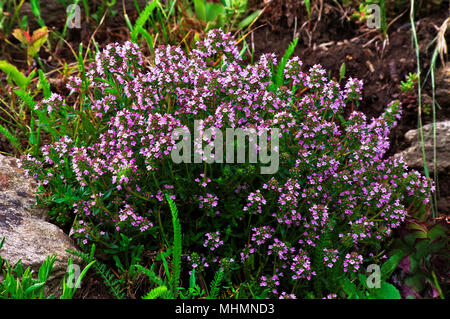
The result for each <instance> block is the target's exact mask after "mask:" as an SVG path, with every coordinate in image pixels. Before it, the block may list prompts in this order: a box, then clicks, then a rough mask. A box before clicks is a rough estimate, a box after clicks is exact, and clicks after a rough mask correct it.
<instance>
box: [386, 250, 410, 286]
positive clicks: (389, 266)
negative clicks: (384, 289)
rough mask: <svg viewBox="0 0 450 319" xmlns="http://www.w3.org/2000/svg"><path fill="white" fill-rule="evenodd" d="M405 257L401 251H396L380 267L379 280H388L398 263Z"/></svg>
mask: <svg viewBox="0 0 450 319" xmlns="http://www.w3.org/2000/svg"><path fill="white" fill-rule="evenodd" d="M403 257H405V253H404V252H403V251H401V250H398V251H396V253H395V254H394V255H392V256H391V257H390V258H389V259H388V260H386V262H385V263H384V264H383V265H382V266H381V279H382V280H386V279H388V278H389V277H390V276H391V275H392V273H393V272H394V271H395V269H396V268H397V265H398V264H399V262H400V261H401V260H402V259H403Z"/></svg>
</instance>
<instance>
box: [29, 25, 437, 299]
mask: <svg viewBox="0 0 450 319" xmlns="http://www.w3.org/2000/svg"><path fill="white" fill-rule="evenodd" d="M291 51H293V49H292V50H291ZM86 69H87V72H86V73H82V74H81V76H80V78H78V77H74V78H72V80H71V81H70V83H69V85H68V87H69V89H71V90H72V93H73V94H77V96H78V98H77V102H76V103H75V104H73V103H66V101H65V100H64V99H63V97H61V96H59V95H56V94H53V95H51V97H50V98H48V99H46V100H43V101H42V102H41V103H40V104H39V105H38V108H39V109H40V110H44V111H46V112H47V113H48V118H49V120H48V121H49V124H52V125H53V126H54V127H56V128H59V129H58V132H60V136H59V137H58V136H56V138H54V141H53V142H52V143H50V144H48V145H46V146H44V147H42V148H41V150H40V153H39V154H38V155H37V156H32V155H27V156H24V157H23V158H22V163H23V167H24V169H25V170H26V172H27V174H28V175H29V176H31V177H33V178H34V179H36V181H37V183H38V185H39V187H40V189H41V191H42V193H41V195H40V202H41V203H42V204H45V205H47V206H49V207H50V213H51V215H52V216H53V218H54V219H56V220H57V221H58V222H60V223H62V224H66V225H69V226H71V234H72V236H73V237H75V238H76V239H77V240H78V243H79V244H80V245H81V246H85V247H88V245H90V244H91V243H95V244H96V245H97V247H98V248H99V249H105V250H108V249H110V247H111V246H117V245H119V243H120V238H121V235H125V236H127V238H132V241H133V242H134V243H135V244H143V245H145V246H146V247H147V248H148V249H164V248H165V247H168V246H169V242H168V239H167V238H171V236H170V234H169V232H170V230H171V221H172V220H171V214H170V210H169V207H168V205H167V203H166V201H165V195H166V194H167V195H168V196H170V198H172V199H173V200H174V201H175V202H176V203H177V206H178V207H179V220H180V223H181V225H182V229H183V238H182V242H183V247H184V252H185V253H187V254H188V255H189V256H185V258H184V259H183V276H186V278H188V277H187V276H189V274H188V273H190V272H191V271H192V269H195V273H196V275H197V276H205V277H206V276H208V278H210V279H211V280H212V276H213V274H214V272H215V271H216V270H217V269H219V268H220V269H226V270H227V276H226V277H225V278H224V280H225V283H228V284H230V287H233V289H231V290H234V288H238V287H242V289H241V290H240V291H239V294H240V295H239V296H242V297H271V298H272V297H282V298H289V297H297V298H300V297H303V298H304V297H315V298H322V297H326V296H335V294H337V295H340V296H343V295H342V294H341V288H340V285H341V282H342V280H343V279H344V278H346V280H356V278H357V273H358V272H363V271H364V269H363V268H362V267H363V265H365V264H370V263H378V262H379V261H380V255H382V254H378V253H379V252H380V251H381V248H382V245H383V242H384V241H385V240H386V239H387V238H389V237H390V236H391V234H392V230H393V229H395V228H397V227H398V226H399V225H400V224H401V223H402V221H403V220H404V219H405V216H406V215H407V211H408V209H421V208H423V207H424V206H425V205H426V204H427V202H428V197H429V192H430V191H433V185H432V184H431V182H430V181H428V180H426V179H425V178H424V177H422V176H421V175H420V174H419V173H418V172H415V171H408V169H407V166H406V164H405V163H404V162H403V161H402V160H401V159H394V158H385V153H386V151H387V149H388V147H389V142H388V134H389V131H390V129H391V128H392V127H393V126H395V125H396V123H397V121H398V119H399V118H400V114H401V108H400V105H399V103H398V102H392V103H391V104H390V105H388V106H387V109H386V111H385V112H384V113H383V114H382V115H381V116H380V117H379V118H374V119H372V120H371V121H367V119H366V117H365V116H364V114H362V113H361V112H358V111H353V112H351V114H350V115H349V116H345V113H344V108H345V107H346V106H347V107H351V108H352V109H355V108H357V106H358V103H359V101H360V99H361V94H362V82H361V81H359V80H356V79H352V78H350V79H348V81H347V83H346V84H345V86H344V87H342V88H341V87H340V85H339V84H338V83H336V82H334V81H332V80H329V79H328V78H327V76H326V72H325V70H324V69H323V68H322V67H321V66H320V65H315V66H313V67H312V68H310V69H309V71H307V72H306V71H305V70H303V69H302V63H301V61H300V60H299V59H298V58H296V57H294V58H290V59H289V54H287V55H286V56H285V57H284V58H283V60H282V61H281V62H280V63H278V62H277V59H276V57H275V55H273V54H266V55H263V56H261V58H260V59H259V61H258V62H257V63H256V64H254V65H245V64H244V63H243V60H242V58H241V56H240V53H239V50H238V47H237V44H236V42H235V40H234V39H233V38H232V37H231V36H230V35H228V34H224V33H223V32H222V31H220V30H213V31H211V32H210V33H209V34H208V37H207V39H206V40H204V41H202V42H199V43H198V45H197V47H196V48H195V49H192V50H191V51H190V52H189V53H188V54H186V53H184V51H182V50H181V49H180V48H178V47H173V46H166V47H160V48H158V49H157V50H156V51H155V58H154V60H151V61H149V60H146V59H145V58H144V57H143V56H141V53H140V51H139V48H138V47H137V46H135V45H134V44H132V43H131V42H126V43H124V44H122V45H120V44H110V45H108V46H107V47H106V48H105V49H104V50H103V51H102V52H99V53H98V54H97V56H96V57H95V61H94V62H93V63H92V64H91V65H90V66H88V67H87V68H86ZM348 113H349V112H348ZM196 120H197V121H198V122H196V123H197V125H196V128H197V132H196V133H197V134H198V136H200V137H202V140H203V144H202V145H203V146H204V145H205V144H207V142H209V143H211V142H213V141H215V135H214V134H213V135H211V134H209V135H208V134H207V133H208V131H207V129H208V128H217V129H218V130H220V131H222V132H225V129H226V128H241V129H243V131H244V132H246V133H249V134H250V133H252V132H256V135H257V136H258V138H259V141H262V142H263V144H264V142H265V143H266V145H267V146H268V147H269V146H270V148H271V149H272V153H271V154H272V155H277V156H278V155H279V169H278V170H277V171H276V172H275V173H273V174H261V169H262V168H264V167H266V166H267V163H261V162H256V163H252V162H250V161H249V160H248V159H247V160H246V161H244V163H237V164H233V163H230V162H229V161H223V160H222V161H220V160H219V161H213V160H212V159H217V158H216V157H214V155H216V154H218V153H217V152H218V148H217V149H214V152H209V153H208V150H204V149H203V148H202V147H201V146H202V145H200V144H201V143H196V144H195V145H194V150H193V152H192V153H189V152H186V150H183V152H182V153H183V154H182V157H184V158H185V159H189V160H191V163H183V162H181V163H175V162H174V161H173V160H172V156H171V154H172V152H173V151H174V152H179V151H180V149H179V145H180V144H179V142H180V141H179V138H178V139H177V138H175V136H174V134H173V133H174V132H176V131H177V129H180V128H181V129H182V130H184V132H188V131H189V132H193V128H194V124H195V122H194V121H196ZM275 129H278V132H279V135H275V134H274V133H276V132H277V131H276V130H275ZM265 131H268V132H269V133H271V134H269V136H270V138H267V137H266V136H265V135H264V134H263V132H265ZM216 133H217V131H216ZM216 135H217V134H216ZM263 137H264V138H263ZM183 138H187V139H188V140H189V135H183ZM277 139H278V147H276V146H277V145H275V142H276V140H277ZM189 141H190V140H189ZM228 143H229V144H231V146H232V147H233V150H236V149H241V150H242V149H244V150H245V151H246V152H248V153H249V152H250V151H252V150H251V149H249V147H250V145H251V144H250V142H249V141H245V142H244V143H243V142H242V141H239V140H236V141H234V140H233V141H231V142H230V141H228ZM220 146H223V149H226V146H227V145H226V142H225V141H222V143H221V144H220ZM259 151H260V152H262V151H267V149H266V148H264V147H261V148H260V149H259ZM180 154H181V153H180ZM195 156H200V157H201V159H202V161H201V162H200V163H195V162H193V161H192V158H194V157H195ZM277 158H278V157H277ZM166 245H167V246H166ZM236 290H239V289H236Z"/></svg>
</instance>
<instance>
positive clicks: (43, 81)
mask: <svg viewBox="0 0 450 319" xmlns="http://www.w3.org/2000/svg"><path fill="white" fill-rule="evenodd" d="M38 73H39V83H40V86H41V88H42V92H43V94H44V99H48V98H49V97H50V95H51V94H52V92H51V91H50V84H49V83H48V81H47V78H46V77H45V74H44V72H43V71H42V70H41V69H39V70H38Z"/></svg>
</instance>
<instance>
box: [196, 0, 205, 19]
mask: <svg viewBox="0 0 450 319" xmlns="http://www.w3.org/2000/svg"><path fill="white" fill-rule="evenodd" d="M194 10H195V16H196V17H197V19H199V20H201V21H204V22H206V10H205V2H204V1H203V0H194Z"/></svg>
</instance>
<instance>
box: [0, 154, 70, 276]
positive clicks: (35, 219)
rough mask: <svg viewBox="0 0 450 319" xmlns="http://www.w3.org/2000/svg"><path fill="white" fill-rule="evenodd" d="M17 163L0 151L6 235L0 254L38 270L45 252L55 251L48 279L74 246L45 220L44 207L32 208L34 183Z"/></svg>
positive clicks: (0, 217) (0, 205) (61, 269)
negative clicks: (51, 270) (54, 259)
mask: <svg viewBox="0 0 450 319" xmlns="http://www.w3.org/2000/svg"><path fill="white" fill-rule="evenodd" d="M18 164H19V160H18V159H16V158H14V157H7V156H3V155H1V154H0V239H1V238H3V237H5V243H4V245H3V248H2V249H0V256H1V257H2V258H3V259H5V260H7V261H8V262H9V263H10V264H14V263H16V262H17V261H18V260H19V259H20V260H21V261H22V264H23V266H25V267H28V266H30V267H31V268H32V270H33V271H35V272H37V271H38V270H39V267H40V265H41V264H42V263H43V262H44V261H45V259H46V257H47V256H48V255H54V254H56V255H57V259H56V262H55V264H54V268H53V269H54V270H53V273H52V277H51V279H52V280H54V279H58V278H61V277H62V276H63V275H64V274H65V272H66V269H67V260H68V258H69V257H70V254H69V253H68V252H66V249H71V250H77V248H76V246H75V245H74V243H73V241H72V240H71V239H70V238H69V237H68V236H67V235H66V234H65V233H64V232H63V231H62V230H61V229H60V228H58V227H57V226H55V225H54V224H51V223H50V222H48V215H47V213H46V211H45V210H44V209H42V208H38V207H34V205H36V200H35V193H36V191H37V189H36V184H35V183H34V182H33V181H32V180H31V179H29V178H27V177H25V173H24V171H23V169H21V168H19V165H18ZM76 261H78V260H77V259H76ZM74 262H75V261H74Z"/></svg>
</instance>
